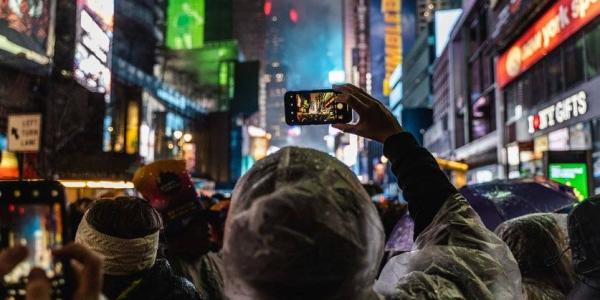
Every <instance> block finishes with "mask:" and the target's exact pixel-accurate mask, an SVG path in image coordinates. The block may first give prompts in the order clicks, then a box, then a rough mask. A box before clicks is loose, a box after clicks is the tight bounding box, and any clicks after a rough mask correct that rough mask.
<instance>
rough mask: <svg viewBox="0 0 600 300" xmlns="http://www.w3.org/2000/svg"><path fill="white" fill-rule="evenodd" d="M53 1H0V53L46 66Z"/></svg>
mask: <svg viewBox="0 0 600 300" xmlns="http://www.w3.org/2000/svg"><path fill="white" fill-rule="evenodd" d="M53 6H54V0H0V50H1V51H4V52H8V53H10V54H13V55H19V56H23V57H24V58H26V59H27V60H30V61H33V62H36V63H38V64H42V65H45V64H48V63H49V62H50V59H49V57H50V56H51V51H52V48H53V47H50V45H49V44H50V43H51V41H52V39H53V36H52V34H53V33H52V18H53V15H52V12H53Z"/></svg>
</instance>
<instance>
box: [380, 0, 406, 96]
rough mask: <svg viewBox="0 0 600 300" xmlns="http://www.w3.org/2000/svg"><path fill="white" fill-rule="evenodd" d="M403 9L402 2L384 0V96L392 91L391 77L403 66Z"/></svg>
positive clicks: (382, 8)
mask: <svg viewBox="0 0 600 300" xmlns="http://www.w3.org/2000/svg"><path fill="white" fill-rule="evenodd" d="M401 7H402V1H401V0H382V2H381V11H382V13H383V20H384V22H385V78H384V80H383V94H384V95H386V96H388V95H389V94H390V91H391V87H390V76H392V73H394V70H395V69H396V67H397V66H398V65H401V64H402V15H401V14H400V11H401Z"/></svg>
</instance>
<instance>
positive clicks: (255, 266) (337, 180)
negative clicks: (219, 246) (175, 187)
mask: <svg viewBox="0 0 600 300" xmlns="http://www.w3.org/2000/svg"><path fill="white" fill-rule="evenodd" d="M383 242H384V233H383V228H382V225H381V221H380V219H379V217H378V215H377V211H376V209H375V207H374V206H373V204H372V203H371V200H370V198H369V196H368V195H367V193H366V192H365V190H364V189H363V188H362V187H361V185H360V182H359V181H358V179H357V178H356V176H355V175H354V174H353V173H352V172H351V171H350V170H349V169H348V168H347V167H346V166H345V165H343V164H342V163H341V162H339V161H338V160H336V159H335V158H333V157H330V156H329V155H327V154H324V153H321V152H318V151H315V150H310V149H301V148H284V149H282V150H280V151H279V152H277V153H275V154H273V155H271V156H269V157H267V158H265V159H263V160H261V161H259V162H257V163H256V165H255V166H254V167H253V168H252V169H251V170H250V171H249V172H248V173H247V174H246V175H245V176H244V177H242V179H240V181H239V182H238V184H237V185H236V187H235V190H234V193H233V197H232V202H231V207H230V210H229V216H228V219H227V224H226V228H225V241H224V248H223V250H224V253H223V254H224V262H225V274H226V276H225V290H226V295H227V296H228V297H229V298H230V299H235V300H238V299H260V300H266V299H269V300H270V299H286V300H287V299H311V300H316V299H331V300H333V299H344V300H346V299H356V300H362V299H376V298H377V296H376V295H375V294H374V293H373V291H372V286H373V283H374V280H375V278H376V276H377V270H378V267H379V262H380V260H381V257H382V254H383Z"/></svg>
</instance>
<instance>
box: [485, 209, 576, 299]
mask: <svg viewBox="0 0 600 300" xmlns="http://www.w3.org/2000/svg"><path fill="white" fill-rule="evenodd" d="M494 232H495V233H496V234H497V235H498V236H499V237H500V238H501V239H502V240H503V241H504V242H506V244H507V245H508V247H509V248H510V250H511V251H512V253H513V256H514V257H515V259H516V260H517V263H518V264H519V269H520V270H521V276H522V281H523V283H522V284H523V293H524V296H525V299H539V300H553V299H557V300H558V299H565V298H566V297H567V294H568V293H569V291H570V290H571V288H573V283H574V278H575V274H574V272H573V267H572V266H571V256H570V252H569V251H567V250H568V238H567V216H566V215H564V214H555V213H536V214H529V215H525V216H522V217H518V218H514V219H511V220H508V221H505V222H503V223H502V224H500V225H499V226H498V227H497V228H496V230H494Z"/></svg>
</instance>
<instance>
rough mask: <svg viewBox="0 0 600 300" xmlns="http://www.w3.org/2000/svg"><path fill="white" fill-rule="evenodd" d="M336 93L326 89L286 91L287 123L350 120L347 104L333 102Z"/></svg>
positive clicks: (327, 122) (340, 121)
mask: <svg viewBox="0 0 600 300" xmlns="http://www.w3.org/2000/svg"><path fill="white" fill-rule="evenodd" d="M336 96H337V93H336V92H334V91H331V90H327V91H308V92H288V93H287V94H286V96H285V97H286V120H287V123H288V124H289V125H308V124H334V123H347V122H350V121H351V120H352V110H351V109H350V108H349V107H348V105H346V104H343V103H339V102H335V99H336Z"/></svg>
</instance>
